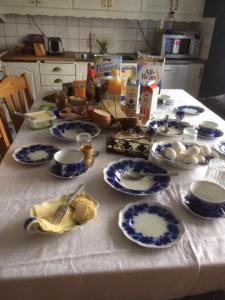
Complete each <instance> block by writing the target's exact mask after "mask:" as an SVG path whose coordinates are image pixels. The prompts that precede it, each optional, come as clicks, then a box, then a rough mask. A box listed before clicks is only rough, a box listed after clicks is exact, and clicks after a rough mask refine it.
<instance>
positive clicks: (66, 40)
mask: <svg viewBox="0 0 225 300" xmlns="http://www.w3.org/2000/svg"><path fill="white" fill-rule="evenodd" d="M62 46H63V49H64V51H68V39H62Z"/></svg>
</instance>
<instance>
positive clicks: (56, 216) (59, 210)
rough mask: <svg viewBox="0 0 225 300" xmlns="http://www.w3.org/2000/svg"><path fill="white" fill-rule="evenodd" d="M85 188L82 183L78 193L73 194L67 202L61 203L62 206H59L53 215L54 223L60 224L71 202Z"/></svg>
mask: <svg viewBox="0 0 225 300" xmlns="http://www.w3.org/2000/svg"><path fill="white" fill-rule="evenodd" d="M83 188H84V185H83V184H82V185H80V186H79V188H78V190H77V191H76V193H75V194H73V195H72V196H71V197H70V198H69V200H68V202H67V204H63V205H60V206H59V207H58V208H57V210H56V212H55V214H54V216H53V218H52V224H59V222H60V221H61V220H62V218H63V217H64V216H65V214H66V212H67V209H68V208H69V206H70V204H71V203H72V202H73V200H74V198H75V197H76V196H77V195H78V194H79V193H80V192H81V190H83Z"/></svg>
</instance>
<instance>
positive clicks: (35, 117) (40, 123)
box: [25, 110, 56, 130]
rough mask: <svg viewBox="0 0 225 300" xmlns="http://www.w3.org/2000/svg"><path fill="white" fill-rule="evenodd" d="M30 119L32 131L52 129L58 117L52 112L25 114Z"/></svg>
mask: <svg viewBox="0 0 225 300" xmlns="http://www.w3.org/2000/svg"><path fill="white" fill-rule="evenodd" d="M25 115H26V116H27V117H28V123H29V126H30V128H31V129H35V130H36V129H45V128H49V127H51V126H52V125H53V124H54V122H55V120H56V116H55V114H53V113H52V112H50V111H44V110H43V111H36V112H31V113H26V114H25Z"/></svg>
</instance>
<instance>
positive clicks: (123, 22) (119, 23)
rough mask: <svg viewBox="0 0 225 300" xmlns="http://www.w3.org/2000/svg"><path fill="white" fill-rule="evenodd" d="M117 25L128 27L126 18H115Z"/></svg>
mask: <svg viewBox="0 0 225 300" xmlns="http://www.w3.org/2000/svg"><path fill="white" fill-rule="evenodd" d="M115 27H116V28H117V27H118V28H121V27H126V20H121V19H118V20H115Z"/></svg>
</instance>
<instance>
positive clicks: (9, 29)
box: [4, 23, 17, 36]
mask: <svg viewBox="0 0 225 300" xmlns="http://www.w3.org/2000/svg"><path fill="white" fill-rule="evenodd" d="M4 27H5V35H6V36H17V29H16V24H15V23H14V24H12V23H5V24H4Z"/></svg>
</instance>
